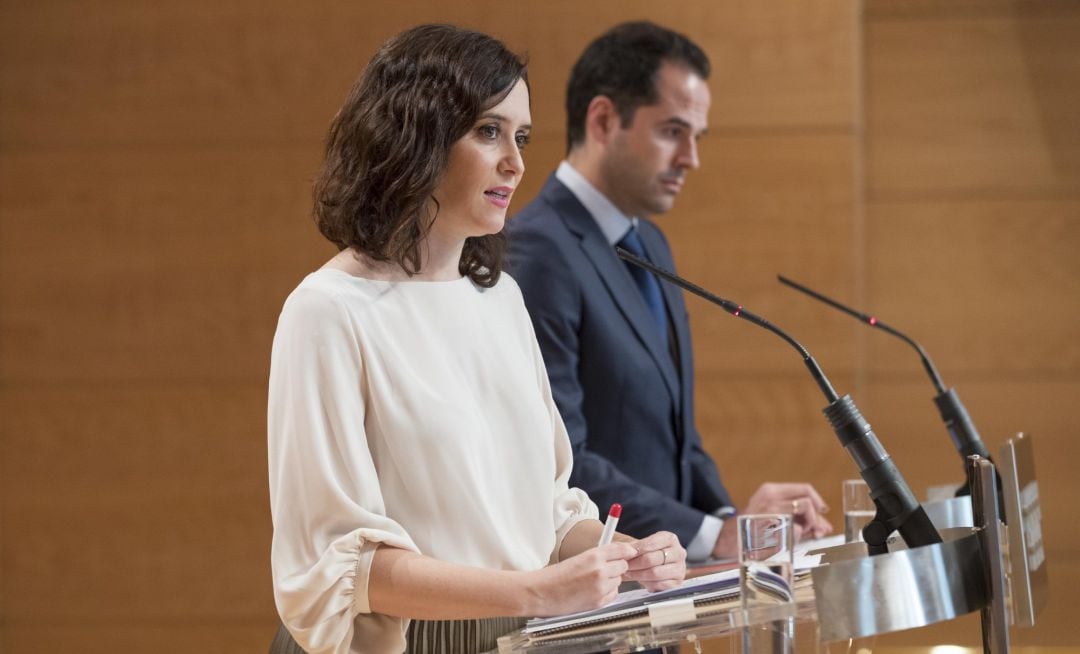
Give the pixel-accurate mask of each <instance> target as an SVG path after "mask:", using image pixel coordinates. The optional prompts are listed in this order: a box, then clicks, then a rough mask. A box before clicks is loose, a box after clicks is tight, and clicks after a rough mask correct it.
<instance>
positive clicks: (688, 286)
mask: <svg viewBox="0 0 1080 654" xmlns="http://www.w3.org/2000/svg"><path fill="white" fill-rule="evenodd" d="M615 253H616V254H618V255H619V257H620V258H621V259H623V260H624V261H629V262H630V263H632V264H634V265H635V266H640V267H641V268H644V269H645V270H648V271H649V272H651V273H653V274H654V275H657V276H658V277H660V278H662V279H664V280H667V281H668V282H670V283H672V284H674V285H676V286H678V287H680V288H682V289H685V290H687V291H690V292H691V293H693V294H694V295H697V296H699V297H703V298H705V299H706V300H708V301H709V302H712V303H713V304H715V305H717V306H719V307H720V308H722V309H724V310H725V311H727V312H728V313H730V314H731V315H733V316H735V317H736V318H742V319H743V320H749V321H750V322H752V323H754V324H755V325H757V326H758V327H764V328H765V329H767V330H769V331H770V332H772V333H774V334H776V335H777V336H779V337H780V338H782V339H784V340H785V341H786V342H787V343H788V344H789V345H791V347H793V348H795V349H796V350H798V352H799V354H800V355H802V358H803V363H804V364H805V365H806V367H807V369H808V370H810V375H811V376H812V377H813V378H814V381H815V382H817V385H818V388H820V389H821V392H822V393H824V394H825V398H826V399H827V400H829V402H835V401H836V400H837V399H838V398H839V397H840V396H839V395H838V394H837V392H836V390H835V389H834V388H833V385H832V384H831V383H830V382H829V378H828V377H826V376H825V373H824V372H823V371H822V370H821V366H819V365H818V363H817V361H815V360H814V357H812V356H810V353H809V352H807V351H806V348H805V347H803V346H802V344H801V343H799V342H798V341H796V340H795V339H794V338H792V337H791V336H789V335H788V333H787V332H785V331H784V330H782V329H780V328H779V327H777V326H776V325H774V324H772V323H771V322H769V321H768V320H765V319H764V318H762V317H761V316H758V315H755V314H753V313H750V312H749V311H747V310H746V309H743V308H742V305H741V304H738V303H737V302H732V301H731V300H725V299H724V298H722V297H720V296H719V295H716V294H715V293H712V292H710V291H707V290H705V289H704V288H702V287H700V286H698V285H697V284H695V283H693V282H690V281H687V280H685V279H683V278H682V277H679V276H678V275H676V274H675V273H673V272H670V271H667V270H664V269H663V268H661V267H660V266H657V265H656V264H654V263H652V262H651V261H646V260H645V259H642V258H641V257H638V256H635V255H634V254H632V253H630V252H627V251H626V250H624V249H623V248H620V247H616V248H615Z"/></svg>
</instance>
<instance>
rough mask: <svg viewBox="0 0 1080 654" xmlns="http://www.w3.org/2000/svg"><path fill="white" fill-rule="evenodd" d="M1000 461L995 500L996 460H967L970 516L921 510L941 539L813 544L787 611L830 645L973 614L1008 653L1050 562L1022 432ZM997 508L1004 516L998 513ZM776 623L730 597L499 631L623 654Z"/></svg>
mask: <svg viewBox="0 0 1080 654" xmlns="http://www.w3.org/2000/svg"><path fill="white" fill-rule="evenodd" d="M999 464H1000V466H1001V468H1000V470H999V472H1000V476H1001V478H1002V489H1001V492H1002V493H1004V500H1005V501H1004V502H1003V503H1000V504H999V498H998V492H999V491H998V485H997V481H996V475H995V470H994V466H993V464H991V463H990V462H989V461H988V460H986V459H982V458H980V457H977V456H973V457H971V458H970V461H969V465H970V467H971V474H970V479H971V480H972V483H973V488H972V495H971V501H970V507H971V510H970V513H967V512H966V511H965V510H964V508H963V504H964V502H966V499H965V498H956V499H955V500H948V501H947V503H948V506H947V508H943V509H941V510H940V511H939V512H938V513H937V514H936V515H935V513H934V510H933V509H930V510H928V513H930V514H931V516H932V517H936V521H938V524H937V526H938V527H939V530H940V531H941V532H942V537H943V541H944V542H942V543H937V544H933V545H927V546H923V547H917V548H911V549H908V548H906V547H905V546H904V544H903V542H902V541H901V540H900V539H899V538H898V537H895V536H894V538H893V539H892V540H890V543H889V550H890V551H889V552H888V553H887V554H881V555H878V556H872V557H871V556H867V555H866V547H865V545H863V544H861V543H852V544H848V545H842V546H839V547H835V548H829V549H827V550H822V551H821V553H822V555H823V559H822V562H823V564H824V565H821V566H819V567H817V568H814V569H813V571H812V573H811V578H812V580H813V583H812V591H813V594H812V596H811V594H810V593H809V592H808V589H805V588H804V589H802V590H801V591H800V589H799V587H798V585H797V586H796V602H795V603H794V605H793V606H792V607H791V613H790V615H791V616H793V617H794V618H795V620H797V621H799V622H814V623H816V625H817V629H818V634H819V640H820V641H821V642H828V641H835V640H845V639H851V638H861V637H866V636H873V635H877V634H883V633H888V632H892V631H899V630H903V629H911V628H916V627H922V626H926V625H929V624H933V623H936V622H941V621H944V620H951V619H955V618H957V617H960V616H962V615H966V614H968V613H972V612H974V611H980V612H981V618H982V620H981V622H982V638H983V649H984V651H985V652H987V654H1007V653H1008V652H1009V628H1010V624H1012V625H1013V626H1017V627H1030V626H1033V625H1034V622H1035V617H1036V616H1037V614H1038V613H1039V611H1040V610H1041V609H1042V608H1043V607H1044V606H1045V604H1046V586H1047V569H1046V565H1045V558H1046V557H1045V552H1044V550H1043V545H1042V529H1041V512H1040V510H1039V498H1038V484H1037V481H1036V478H1035V466H1034V453H1033V448H1032V443H1031V438H1030V437H1028V436H1025V435H1023V434H1019V435H1017V437H1015V438H1012V439H1009V441H1008V442H1007V443H1006V444H1005V446H1004V447H1003V448H1002V451H1001V455H1000V458H999ZM1002 504H1003V505H1004V506H1005V511H1006V515H1005V516H1001V515H1000V510H999V506H1001V505H1002ZM1003 518H1004V520H1003ZM968 520H970V523H969V524H966V525H965V524H964V523H965V521H968ZM665 616H666V617H665ZM672 616H675V617H672ZM775 619H776V616H772V615H770V616H760V615H758V616H755V615H753V614H751V615H749V616H748V615H746V614H745V613H744V612H743V611H742V610H741V609H739V608H733V607H732V606H731V605H730V603H728V604H727V605H724V604H717V605H713V606H710V605H708V604H705V605H701V606H695V605H693V604H691V605H690V606H685V605H684V606H682V607H680V610H679V611H667V610H657V611H652V610H650V611H648V615H644V616H639V617H637V618H635V619H634V620H628V621H623V622H621V623H620V622H619V621H612V622H611V623H610V624H607V625H605V624H599V625H596V626H593V627H591V628H590V629H589V630H586V631H584V632H577V633H574V632H570V633H566V634H564V635H555V636H545V637H543V638H540V639H537V638H533V637H531V636H530V635H528V634H526V633H525V632H524V631H522V632H517V633H514V634H510V635H507V636H503V637H502V638H500V639H499V652H500V654H512V653H515V652H531V653H534V654H585V653H587V652H597V651H611V652H615V653H622V652H634V651H640V650H644V649H651V648H659V647H664V646H676V645H680V644H691V645H697V647H696V648H697V649H698V650H699V651H700V643H701V642H702V641H704V640H708V639H711V638H718V637H726V636H731V635H733V634H735V633H737V632H738V630H741V629H743V628H747V627H752V626H754V625H759V624H762V623H764V622H768V621H772V620H775Z"/></svg>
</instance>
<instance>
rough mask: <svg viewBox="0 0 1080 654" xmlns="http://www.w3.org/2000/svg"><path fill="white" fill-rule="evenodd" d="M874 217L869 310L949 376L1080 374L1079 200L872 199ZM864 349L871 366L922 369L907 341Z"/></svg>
mask: <svg viewBox="0 0 1080 654" xmlns="http://www.w3.org/2000/svg"><path fill="white" fill-rule="evenodd" d="M867 216H868V220H867V228H866V233H867V241H866V248H867V250H866V251H867V260H868V261H869V262H871V263H870V265H868V266H867V279H866V291H867V295H868V306H867V307H866V309H865V310H866V311H870V312H872V313H875V314H876V315H878V316H879V317H881V319H882V320H884V321H886V322H888V323H889V324H890V325H893V326H895V327H897V328H899V329H901V330H903V331H906V332H908V333H909V334H910V335H911V336H912V337H914V338H916V339H917V340H919V341H920V342H921V343H922V345H923V346H924V347H925V348H927V351H928V352H929V353H930V355H931V356H932V357H934V359H935V361H936V362H937V365H938V366H939V368H940V369H941V373H942V375H943V376H944V377H945V379H946V381H948V380H949V379H954V380H955V379H957V377H958V376H962V377H965V378H971V377H986V376H993V375H1003V374H1010V375H1019V376H1031V375H1032V374H1038V375H1040V376H1047V375H1071V376H1076V375H1077V374H1078V373H1080V343H1078V342H1077V339H1076V338H1075V335H1076V328H1077V326H1078V325H1080V304H1078V303H1077V302H1076V298H1078V297H1080V259H1078V258H1077V256H1076V248H1077V246H1078V245H1080V201H1077V200H1043V199H1033V200H1026V201H987V200H973V201H959V200H956V201H949V202H940V201H939V202H933V201H928V202H914V201H912V202H875V203H871V205H870V206H869V208H868V210H867ZM1006 345H1007V346H1006ZM867 346H868V352H869V359H868V362H869V364H870V366H871V368H872V369H873V370H874V371H882V372H884V371H889V372H892V373H895V374H899V373H903V372H910V373H912V374H921V366H920V365H919V363H918V359H917V356H916V355H915V354H914V352H913V351H912V350H911V349H910V348H908V347H906V346H904V345H903V344H902V343H900V341H898V340H896V339H893V338H889V337H888V336H886V335H884V334H880V335H876V338H873V339H868V341H867Z"/></svg>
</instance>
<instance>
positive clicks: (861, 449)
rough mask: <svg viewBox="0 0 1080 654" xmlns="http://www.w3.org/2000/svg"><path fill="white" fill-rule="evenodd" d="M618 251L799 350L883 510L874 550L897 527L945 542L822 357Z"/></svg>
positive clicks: (908, 537) (907, 536)
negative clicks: (822, 364)
mask: <svg viewBox="0 0 1080 654" xmlns="http://www.w3.org/2000/svg"><path fill="white" fill-rule="evenodd" d="M615 252H616V254H618V255H619V258H621V259H622V260H623V261H627V262H629V263H631V264H633V265H635V266H638V267H640V268H644V269H645V270H648V271H649V272H651V273H653V274H654V275H656V276H658V277H660V278H661V279H663V280H665V281H667V282H669V283H671V284H674V285H676V286H678V287H680V288H682V289H685V290H687V291H689V292H691V293H693V294H694V295H697V296H699V297H702V298H704V299H706V300H708V301H709V302H712V303H713V304H716V305H718V306H719V307H721V308H722V309H724V310H725V311H727V312H728V313H730V314H731V315H733V316H735V317H737V318H742V319H743V320H748V321H750V322H752V323H754V324H755V325H757V326H759V327H763V328H765V329H767V330H769V331H771V332H772V333H774V334H776V335H777V336H779V337H780V338H782V339H784V340H785V341H786V342H787V343H788V344H789V345H791V346H792V347H794V348H795V349H796V350H797V351H798V352H799V354H800V355H801V356H802V358H803V363H804V364H805V365H806V367H807V369H809V370H810V374H811V376H813V378H814V381H815V382H817V385H818V387H819V388H820V389H821V392H822V393H823V394H824V395H825V398H826V399H827V400H828V402H829V405H828V406H827V407H825V409H824V413H825V417H826V418H828V419H829V424H830V425H831V426H832V428H833V431H834V432H835V433H836V437H837V438H838V439H840V444H841V445H843V446H844V449H845V450H847V452H848V455H850V456H851V458H852V460H854V461H855V465H856V466H858V468H859V474H860V475H861V476H862V478H863V479H864V480H865V481H866V485H867V486H868V487H869V488H870V497H871V498H872V499H873V500H874V506H875V507H876V508H877V512H876V513H875V515H874V519H873V520H871V521H870V523H868V524H867V525H866V526H865V527H864V528H863V540H864V541H866V546H867V549H868V551H869V552H870V554H883V553H886V552H888V547H887V546H886V541H887V540H888V538H889V534H891V533H892V532H893V531H899V532H900V535H901V536H902V537H903V539H904V542H905V543H907V545H908V547H919V546H922V545H932V544H934V543H940V542H941V536H940V535H939V534H938V532H937V529H935V528H934V525H933V523H931V522H930V518H929V517H928V516H927V515H926V511H925V510H923V507H922V505H921V504H919V502H918V500H916V499H915V495H914V494H913V493H912V492H911V487H910V486H908V483H907V481H905V480H904V477H903V475H901V474H900V470H899V469H897V467H896V464H895V463H893V460H892V458H891V457H890V456H889V455H888V453H887V452H886V451H885V448H884V447H883V446H882V445H881V442H880V441H879V440H878V438H877V436H876V435H875V434H874V432H873V430H871V428H870V423H868V422H867V421H866V419H865V418H863V416H862V414H861V413H860V412H859V409H858V408H857V407H856V406H855V402H854V401H853V400H852V399H851V396H849V395H844V396H843V397H840V396H839V395H837V393H836V391H835V390H834V389H833V386H832V384H831V383H830V382H829V379H828V378H827V377H826V376H825V373H824V372H823V371H822V370H821V367H820V366H819V365H818V363H817V361H815V360H814V357H812V356H811V355H810V353H809V352H808V351H807V349H806V348H805V347H803V346H802V344H800V343H799V342H798V341H796V340H795V339H794V338H792V337H791V336H789V335H788V334H787V333H786V332H785V331H783V330H782V329H780V328H779V327H777V326H776V325H773V324H772V323H770V322H769V321H767V320H765V319H764V318H762V317H760V316H757V315H754V314H753V313H750V312H749V311H747V310H745V309H743V307H742V305H740V304H738V303H736V302H732V301H731V300H725V299H724V298H722V297H720V296H718V295H715V294H713V293H711V292H709V291H707V290H705V289H703V288H701V287H700V286H698V285H697V284H694V283H692V282H689V281H687V280H685V279H683V278H682V277H679V276H678V275H676V274H674V273H672V272H669V271H667V270H664V269H663V268H661V267H659V266H657V265H655V264H653V263H652V262H649V261H646V260H645V259H642V258H640V257H637V256H634V255H633V254H631V253H630V252H627V251H626V250H624V249H623V248H620V247H616V248H615Z"/></svg>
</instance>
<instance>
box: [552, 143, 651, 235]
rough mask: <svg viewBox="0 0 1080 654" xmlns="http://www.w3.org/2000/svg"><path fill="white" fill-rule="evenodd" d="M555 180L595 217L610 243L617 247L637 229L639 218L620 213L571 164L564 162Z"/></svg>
mask: <svg viewBox="0 0 1080 654" xmlns="http://www.w3.org/2000/svg"><path fill="white" fill-rule="evenodd" d="M555 179H557V180H559V181H560V182H562V183H563V186H565V187H566V188H568V189H570V192H571V193H573V194H574V197H576V198H577V199H578V201H579V202H581V204H582V205H583V206H584V207H585V209H586V210H587V211H588V212H589V215H591V216H592V217H593V220H595V221H596V224H597V225H598V226H599V227H600V231H601V232H603V233H604V238H606V239H607V241H608V243H610V244H611V245H613V246H614V245H615V244H616V243H618V242H619V241H621V240H622V238H623V237H624V236H626V233H627V232H629V231H630V229H631V228H632V227H637V223H638V219H637V217H629V216H627V215H626V214H624V213H623V212H621V211H619V209H618V207H616V206H615V205H614V204H612V203H611V200H609V199H607V198H606V197H605V196H604V194H603V193H601V192H600V191H598V190H596V187H595V186H593V185H592V184H590V183H589V180H587V179H585V176H584V175H582V174H581V173H579V172H578V171H577V170H576V169H575V168H574V167H573V166H571V165H570V162H568V161H563V162H562V163H560V164H559V168H558V169H557V170H556V171H555Z"/></svg>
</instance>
